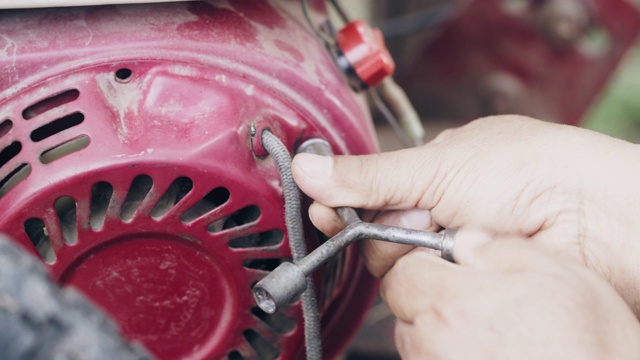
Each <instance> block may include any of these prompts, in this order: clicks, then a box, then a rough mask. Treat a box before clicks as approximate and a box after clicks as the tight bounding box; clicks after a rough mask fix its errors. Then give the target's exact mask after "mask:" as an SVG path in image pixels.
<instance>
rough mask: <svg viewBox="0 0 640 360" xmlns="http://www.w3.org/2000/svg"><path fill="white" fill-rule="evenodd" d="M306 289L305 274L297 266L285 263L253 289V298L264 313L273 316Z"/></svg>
mask: <svg viewBox="0 0 640 360" xmlns="http://www.w3.org/2000/svg"><path fill="white" fill-rule="evenodd" d="M306 289H307V278H306V277H305V276H304V273H303V272H302V271H301V270H300V269H299V268H298V266H296V265H295V264H293V263H290V262H285V263H282V264H280V266H278V267H277V268H276V269H275V270H273V271H272V272H271V273H270V274H269V275H267V276H266V277H265V278H264V279H262V280H260V281H259V282H258V283H257V284H256V285H255V286H254V287H253V297H254V299H255V300H256V304H258V306H259V307H260V309H262V311H264V312H266V313H267V314H273V313H275V312H276V311H277V310H278V308H280V307H282V306H285V305H287V304H290V303H291V302H293V300H294V299H295V298H296V297H297V296H298V295H300V294H302V293H303V292H304V291H305V290H306Z"/></svg>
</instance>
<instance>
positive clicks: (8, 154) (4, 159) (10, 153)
mask: <svg viewBox="0 0 640 360" xmlns="http://www.w3.org/2000/svg"><path fill="white" fill-rule="evenodd" d="M21 150H22V144H21V143H20V142H19V141H14V142H12V143H11V144H10V145H9V146H7V147H6V148H4V149H2V151H0V168H2V167H3V166H5V165H6V164H7V163H8V162H9V161H11V159H13V158H14V157H16V156H17V155H18V154H19V153H20V151H21Z"/></svg>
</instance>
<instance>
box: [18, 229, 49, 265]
mask: <svg viewBox="0 0 640 360" xmlns="http://www.w3.org/2000/svg"><path fill="white" fill-rule="evenodd" d="M24 231H25V233H26V234H27V236H28V237H29V239H30V240H31V243H32V244H33V246H34V247H35V248H36V250H37V251H38V254H40V257H41V258H42V260H44V262H46V263H47V264H52V263H54V262H55V261H56V253H55V252H54V251H53V246H51V239H49V233H48V232H47V228H46V227H45V225H44V221H42V219H37V218H32V219H29V220H27V221H25V223H24Z"/></svg>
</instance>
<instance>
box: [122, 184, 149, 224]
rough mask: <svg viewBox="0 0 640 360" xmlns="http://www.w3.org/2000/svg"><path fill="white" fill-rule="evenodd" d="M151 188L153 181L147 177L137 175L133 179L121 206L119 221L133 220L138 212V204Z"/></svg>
mask: <svg viewBox="0 0 640 360" xmlns="http://www.w3.org/2000/svg"><path fill="white" fill-rule="evenodd" d="M152 186H153V180H152V179H151V177H149V176H147V175H138V176H136V177H135V179H133V182H132V183H131V187H130V188H129V192H128V193H127V197H126V198H125V200H124V204H123V205H122V211H121V212H120V219H122V220H123V221H130V220H131V219H133V215H135V213H136V211H138V208H139V207H140V204H141V203H142V201H143V200H144V199H145V198H146V197H147V194H149V191H150V190H151V187H152Z"/></svg>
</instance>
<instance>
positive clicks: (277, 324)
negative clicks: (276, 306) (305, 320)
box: [251, 307, 296, 334]
mask: <svg viewBox="0 0 640 360" xmlns="http://www.w3.org/2000/svg"><path fill="white" fill-rule="evenodd" d="M251 313H252V314H253V315H255V316H256V317H257V318H258V319H260V320H262V322H264V323H265V324H267V325H268V326H269V327H270V328H272V329H273V330H275V331H276V332H277V333H279V334H286V333H288V332H291V331H292V330H293V329H294V328H295V327H296V320H295V319H292V318H290V317H286V316H284V315H283V314H282V313H279V312H277V313H275V314H267V313H266V312H264V311H262V310H261V309H260V308H259V307H253V308H251Z"/></svg>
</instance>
